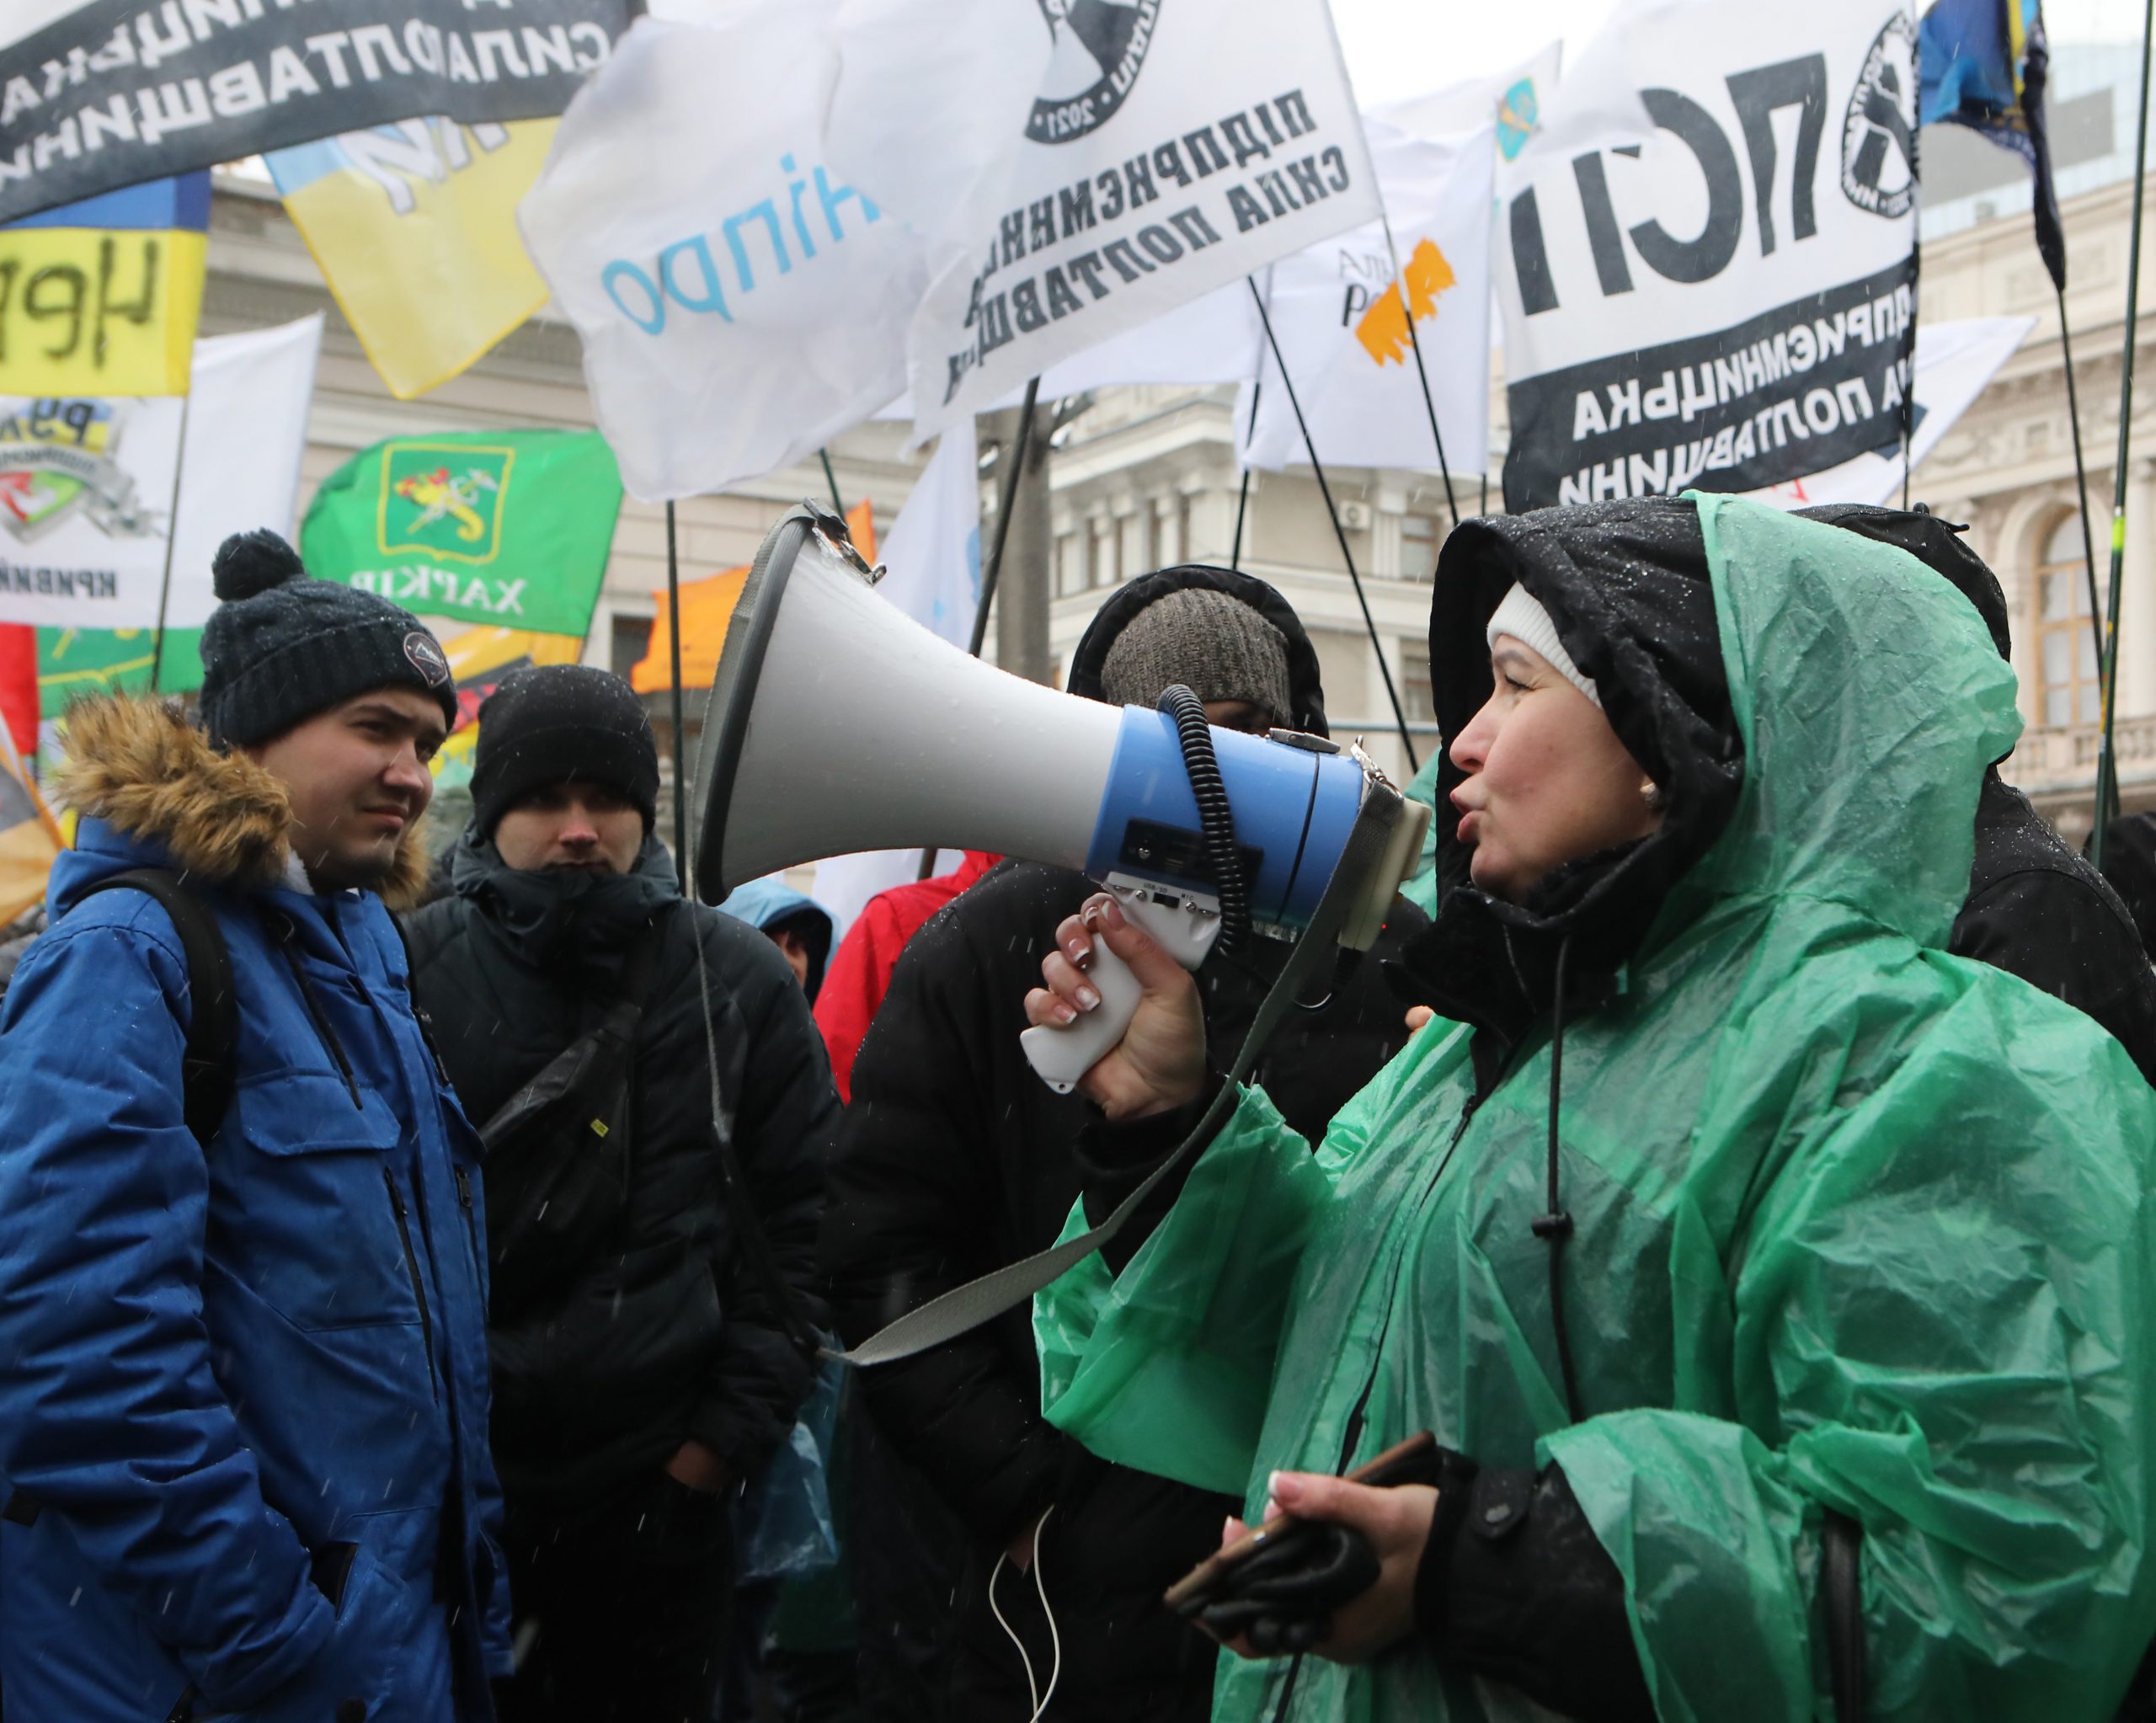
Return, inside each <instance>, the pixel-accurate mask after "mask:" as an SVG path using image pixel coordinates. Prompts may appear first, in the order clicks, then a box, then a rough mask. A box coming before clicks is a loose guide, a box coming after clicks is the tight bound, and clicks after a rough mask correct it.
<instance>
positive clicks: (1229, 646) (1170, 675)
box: [1101, 586, 1294, 724]
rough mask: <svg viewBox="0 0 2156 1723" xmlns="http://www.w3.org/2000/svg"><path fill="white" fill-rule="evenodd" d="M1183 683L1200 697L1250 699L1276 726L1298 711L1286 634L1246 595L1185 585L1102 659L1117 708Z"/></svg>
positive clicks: (1105, 686) (1132, 625)
mask: <svg viewBox="0 0 2156 1723" xmlns="http://www.w3.org/2000/svg"><path fill="white" fill-rule="evenodd" d="M1177 682H1181V683H1182V684H1183V685H1184V686H1186V687H1187V688H1188V689H1190V690H1191V691H1192V692H1193V693H1195V694H1196V695H1197V696H1198V698H1199V699H1200V700H1203V701H1214V700H1246V701H1249V702H1250V703H1251V705H1252V706H1255V707H1260V708H1261V709H1262V710H1263V711H1264V712H1265V713H1266V714H1267V717H1270V718H1271V719H1272V721H1273V723H1276V724H1280V723H1288V722H1289V718H1290V716H1291V715H1292V713H1293V712H1294V707H1293V705H1292V703H1291V701H1290V700H1289V693H1288V640H1287V637H1286V636H1285V635H1283V633H1281V632H1280V631H1279V630H1278V628H1276V627H1273V625H1272V623H1270V622H1268V621H1266V620H1265V618H1264V617H1263V616H1260V615H1259V614H1258V613H1257V611H1254V610H1252V609H1251V607H1250V606H1249V605H1246V604H1245V603H1244V602H1243V601H1242V600H1241V599H1237V598H1230V597H1229V595H1227V594H1226V593H1225V592H1214V591H1213V590H1211V589H1209V588H1206V587H1195V586H1193V587H1186V588H1185V589H1183V590H1182V591H1181V592H1171V593H1170V594H1169V595H1167V596H1166V598H1162V599H1159V600H1155V602H1154V603H1152V604H1150V605H1146V606H1145V609H1144V610H1142V611H1139V613H1138V614H1137V615H1136V616H1133V617H1132V618H1131V619H1130V621H1129V626H1128V627H1125V628H1124V629H1123V632H1122V633H1120V634H1118V635H1117V636H1116V637H1115V640H1114V643H1113V644H1112V645H1111V646H1110V647H1109V648H1108V650H1107V657H1106V658H1104V659H1102V662H1101V692H1102V695H1103V696H1106V697H1107V701H1108V702H1109V703H1110V704H1111V705H1113V706H1146V707H1150V706H1151V705H1152V704H1153V702H1154V701H1156V700H1158V699H1159V698H1160V697H1161V692H1162V691H1163V690H1165V689H1167V688H1169V687H1171V686H1173V685H1175V684H1176V683H1177Z"/></svg>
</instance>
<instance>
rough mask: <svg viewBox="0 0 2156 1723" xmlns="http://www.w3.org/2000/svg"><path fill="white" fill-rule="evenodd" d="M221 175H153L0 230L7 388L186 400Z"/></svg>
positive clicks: (0, 330) (0, 336) (2, 380)
mask: <svg viewBox="0 0 2156 1723" xmlns="http://www.w3.org/2000/svg"><path fill="white" fill-rule="evenodd" d="M209 227H210V176H209V175H208V174H207V173H189V174H185V175H183V176H181V177H180V178H178V179H153V180H151V181H149V182H148V183H147V184H142V185H131V186H129V187H127V188H126V189H125V190H121V191H113V192H108V193H106V194H105V195H103V196H101V197H94V198H90V199H88V200H86V201H84V202H82V203H75V204H67V205H62V206H61V207H60V208H58V209H53V210H47V211H45V212H44V213H43V214H42V215H37V216H29V217H27V218H25V219H24V220H22V221H16V222H14V223H13V224H11V225H10V226H8V227H0V395H24V396H29V397H51V396H80V395H184V394H185V393H186V392H187V373H188V367H189V363H190V361H191V360H192V358H193V355H194V352H195V324H196V323H197V322H199V321H200V317H201V312H202V281H203V269H204V267H205V259H206V258H207V255H208V251H209V241H210V234H209Z"/></svg>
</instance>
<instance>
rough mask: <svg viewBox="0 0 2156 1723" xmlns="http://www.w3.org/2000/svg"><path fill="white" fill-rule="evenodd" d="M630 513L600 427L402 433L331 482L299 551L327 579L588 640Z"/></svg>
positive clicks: (417, 606) (427, 608)
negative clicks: (623, 519) (620, 519)
mask: <svg viewBox="0 0 2156 1723" xmlns="http://www.w3.org/2000/svg"><path fill="white" fill-rule="evenodd" d="M621 509H622V476H621V472H620V470H619V469H618V468H617V467H616V466H615V464H614V455H613V451H611V449H609V448H608V447H607V446H606V440H605V439H604V438H603V437H601V436H600V435H599V433H598V432H596V431H559V430H510V431H456V432H451V433H447V434H446V435H440V436H430V437H392V438H391V439H390V440H388V441H387V442H382V443H376V445H374V446H373V447H372V448H371V449H366V450H363V451H361V452H360V453H359V454H357V455H355V456H353V457H352V458H351V459H350V461H346V462H345V463H344V465H343V466H342V467H339V468H338V469H337V471H336V472H334V473H332V474H331V475H330V476H329V477H328V479H326V480H325V481H323V486H322V488H321V489H320V490H318V491H317V492H316V493H315V497H314V501H313V503H312V504H311V505H310V506H309V507H308V509H307V520H305V521H304V522H303V523H302V525H301V527H300V555H301V557H302V559H303V560H304V561H305V562H306V563H307V572H308V573H310V574H312V575H313V576H314V577H315V578H316V579H320V580H341V581H343V582H344V584H346V585H348V586H356V587H359V588H360V589H362V590H363V591H366V592H375V593H379V594H381V595H382V597H384V598H386V599H389V600H392V601H393V602H395V603H397V604H400V605H403V606H404V608H405V609H406V610H408V611H419V612H421V613H422V614H424V615H426V616H450V617H454V618H456V619H457V620H459V621H467V622H494V623H498V624H500V625H502V626H504V627H511V628H523V629H531V630H535V631H536V632H541V633H546V634H576V635H581V634H583V633H584V632H586V631H587V630H588V629H589V628H590V626H591V612H592V609H593V606H594V605H596V604H597V602H598V600H599V587H600V579H602V577H603V576H604V575H605V573H606V554H607V551H608V549H609V547H611V545H612V543H613V540H614V520H615V517H616V515H619V514H620V513H621Z"/></svg>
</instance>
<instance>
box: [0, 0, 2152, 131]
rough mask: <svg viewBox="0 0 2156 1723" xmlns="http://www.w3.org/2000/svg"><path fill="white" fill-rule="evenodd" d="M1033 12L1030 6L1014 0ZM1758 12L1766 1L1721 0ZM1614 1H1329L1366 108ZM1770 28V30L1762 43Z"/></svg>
mask: <svg viewBox="0 0 2156 1723" xmlns="http://www.w3.org/2000/svg"><path fill="white" fill-rule="evenodd" d="M81 3H83V0H0V45H4V44H6V43H8V42H10V41H13V40H15V39H16V38H17V37H18V36H22V35H28V34H29V32H30V31H31V30H33V29H37V28H38V27H39V26H40V25H41V24H45V23H46V22H48V21H49V20H51V19H54V18H57V17H59V16H60V15H61V13H67V12H72V10H74V8H76V7H77V5H79V4H81ZM1011 3H1012V4H1015V5H1031V4H1033V0H1011ZM1722 3H1723V4H1725V5H1729V6H1742V7H1745V8H1748V9H1757V8H1759V7H1760V6H1761V0H1722ZM1617 4H1618V0H1494V3H1493V0H1332V15H1333V19H1334V20H1335V22H1336V24H1337V25H1338V28H1339V31H1340V40H1341V45H1342V47H1343V48H1344V49H1345V50H1346V51H1347V55H1348V71H1349V72H1351V73H1352V74H1353V77H1354V80H1355V93H1356V94H1357V96H1358V98H1359V99H1361V101H1362V102H1363V103H1364V105H1366V106H1368V105H1371V104H1377V103H1381V102H1391V101H1397V100H1399V99H1401V98H1403V97H1406V96H1415V95H1420V94H1422V93H1423V92H1424V91H1426V90H1433V89H1442V88H1444V87H1445V86H1446V85H1448V84H1453V83H1462V82H1465V80H1466V79H1468V78H1471V77H1480V76H1482V75H1484V74H1486V73H1492V72H1502V71H1503V70H1504V69H1505V68H1506V67H1510V66H1514V65H1517V64H1518V62H1519V61H1522V60H1524V59H1525V58H1527V56H1529V55H1530V54H1532V53H1534V51H1535V50H1537V49H1538V48H1540V46H1541V45H1543V44H1544V43H1545V42H1547V41H1550V40H1552V39H1553V38H1556V37H1562V38H1563V39H1564V42H1565V49H1566V57H1567V58H1568V59H1569V58H1570V57H1571V56H1572V54H1573V53H1574V52H1576V51H1577V50H1578V49H1579V48H1580V47H1582V45H1585V43H1586V42H1587V40H1588V38H1589V37H1591V36H1592V35H1593V34H1594V33H1595V31H1596V30H1597V29H1599V28H1601V26H1602V24H1603V23H1604V20H1605V19H1608V17H1609V14H1610V13H1612V12H1614V10H1615V9H1616V8H1617ZM2145 5H2146V0H2046V3H2045V6H2044V18H2045V21H2046V22H2047V24H2049V26H2050V29H2051V34H2052V39H2053V40H2057V41H2070V42H2085V41H2097V42H2126V41H2138V40H2140V39H2141V21H2142V17H2143V10H2144V8H2145ZM1772 30H1773V25H1772V24H1771V22H1768V23H1765V24H1764V27H1763V29H1762V31H1761V35H1762V37H1763V38H1768V37H1770V36H1771V35H1772Z"/></svg>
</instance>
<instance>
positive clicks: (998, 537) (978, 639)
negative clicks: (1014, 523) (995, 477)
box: [966, 377, 1041, 658]
mask: <svg viewBox="0 0 2156 1723" xmlns="http://www.w3.org/2000/svg"><path fill="white" fill-rule="evenodd" d="M1040 393H1041V380H1040V379H1039V378H1038V377H1035V378H1033V381H1030V382H1028V383H1027V385H1026V399H1025V404H1024V405H1023V406H1022V407H1020V408H1019V409H1018V435H1017V437H1016V438H1014V439H1013V440H1012V444H1011V451H1010V454H1011V466H1010V468H1009V470H1008V471H1007V472H1005V473H1004V475H1003V494H1002V496H1001V498H999V499H997V502H996V507H995V544H994V545H993V547H991V548H990V551H989V553H988V566H987V567H986V568H984V569H982V570H981V576H980V603H979V606H978V607H977V608H976V609H975V610H974V633H973V639H972V640H971V641H970V642H969V643H968V645H967V647H966V650H967V651H968V652H969V653H972V654H973V656H974V657H975V658H979V656H980V648H981V643H982V642H983V641H985V640H986V639H987V638H988V607H989V605H990V604H992V603H994V602H995V582H996V579H997V577H998V576H1000V575H1001V573H1003V547H1004V546H1005V544H1006V543H1007V542H1008V541H1009V540H1010V537H1011V504H1012V503H1014V502H1015V501H1017V496H1018V474H1019V472H1021V471H1022V469H1023V468H1024V467H1025V464H1026V455H1027V451H1028V450H1029V449H1030V448H1031V446H1032V444H1033V403H1035V402H1036V401H1038V400H1039V399H1040Z"/></svg>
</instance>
